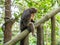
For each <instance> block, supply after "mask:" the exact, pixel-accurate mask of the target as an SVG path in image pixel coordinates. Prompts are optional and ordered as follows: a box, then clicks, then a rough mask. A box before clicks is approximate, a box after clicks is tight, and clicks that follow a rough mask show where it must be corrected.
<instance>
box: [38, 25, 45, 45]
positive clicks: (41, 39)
mask: <svg viewBox="0 0 60 45" xmlns="http://www.w3.org/2000/svg"><path fill="white" fill-rule="evenodd" d="M37 45H44V33H43V25H42V24H41V25H40V26H38V27H37Z"/></svg>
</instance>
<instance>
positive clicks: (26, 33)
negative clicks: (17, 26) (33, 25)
mask: <svg viewBox="0 0 60 45" xmlns="http://www.w3.org/2000/svg"><path fill="white" fill-rule="evenodd" d="M28 34H29V31H28V30H25V31H23V32H22V33H21V34H18V35H16V36H15V37H14V38H13V39H12V40H10V41H9V42H7V43H5V44H4V45H14V44H15V43H16V42H18V41H20V40H21V39H23V38H24V37H26V36H27V35H28Z"/></svg>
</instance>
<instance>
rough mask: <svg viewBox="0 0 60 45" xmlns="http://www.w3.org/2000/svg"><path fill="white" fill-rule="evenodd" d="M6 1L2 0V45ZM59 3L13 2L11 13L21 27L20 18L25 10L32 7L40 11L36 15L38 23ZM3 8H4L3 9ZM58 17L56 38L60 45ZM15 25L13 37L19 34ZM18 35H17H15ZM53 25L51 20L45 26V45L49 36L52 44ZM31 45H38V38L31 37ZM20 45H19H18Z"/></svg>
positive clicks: (40, 0) (39, 0) (43, 0)
mask: <svg viewBox="0 0 60 45" xmlns="http://www.w3.org/2000/svg"><path fill="white" fill-rule="evenodd" d="M4 2H5V1H4V0H0V11H1V12H0V45H2V42H3V31H2V29H1V26H2V24H3V22H4V20H3V19H4ZM56 2H57V3H58V4H59V5H60V3H59V0H30V1H29V0H12V2H11V11H12V12H11V13H12V17H13V18H16V19H17V20H18V21H17V23H18V24H17V23H15V24H17V25H19V21H20V20H19V19H20V16H21V15H22V14H21V13H22V12H23V10H25V9H27V8H31V7H34V8H36V9H37V10H38V12H37V13H36V15H35V21H38V20H40V18H41V17H43V16H44V15H45V14H46V13H47V12H49V11H50V10H51V9H52V8H53V7H54V5H55V3H56ZM1 7H2V8H1ZM55 17H56V37H57V40H56V41H57V44H58V45H59V42H60V41H58V40H60V39H59V38H60V37H59V36H60V33H59V32H60V29H59V28H60V24H59V23H60V21H59V20H60V14H57V16H55ZM15 24H14V25H13V28H12V30H13V35H16V34H17V33H18V32H19V29H18V28H19V26H16V25H15ZM17 29H18V32H16V30H17ZM15 33H16V34H15ZM50 34H51V23H50V20H49V21H48V22H46V23H45V24H44V41H45V45H46V43H47V39H46V37H47V36H48V45H50V43H51V41H50V40H51V38H50V37H51V35H50ZM29 39H30V41H29V42H30V45H31V44H33V45H36V38H34V37H32V36H31V37H30V38H29ZM17 45H18V44H17Z"/></svg>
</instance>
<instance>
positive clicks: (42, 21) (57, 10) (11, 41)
mask: <svg viewBox="0 0 60 45" xmlns="http://www.w3.org/2000/svg"><path fill="white" fill-rule="evenodd" d="M58 12H60V8H57V9H54V10H52V11H51V12H50V13H48V14H47V15H45V16H44V17H43V18H41V19H40V21H38V22H37V23H35V26H36V27H37V26H39V25H40V24H42V23H44V22H45V21H47V20H49V18H51V17H52V16H54V15H56V14H57V13H58ZM27 34H29V31H28V30H25V31H23V32H22V33H21V34H18V35H17V36H16V37H14V39H12V40H10V41H9V42H7V43H5V44H4V45H13V44H14V43H16V42H18V41H20V40H21V39H23V38H24V37H26V36H27Z"/></svg>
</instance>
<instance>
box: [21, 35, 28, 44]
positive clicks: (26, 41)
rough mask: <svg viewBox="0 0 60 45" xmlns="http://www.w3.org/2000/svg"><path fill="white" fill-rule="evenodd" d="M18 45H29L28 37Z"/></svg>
mask: <svg viewBox="0 0 60 45" xmlns="http://www.w3.org/2000/svg"><path fill="white" fill-rule="evenodd" d="M20 45H29V35H27V36H26V37H25V38H24V39H22V40H21V41H20Z"/></svg>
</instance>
